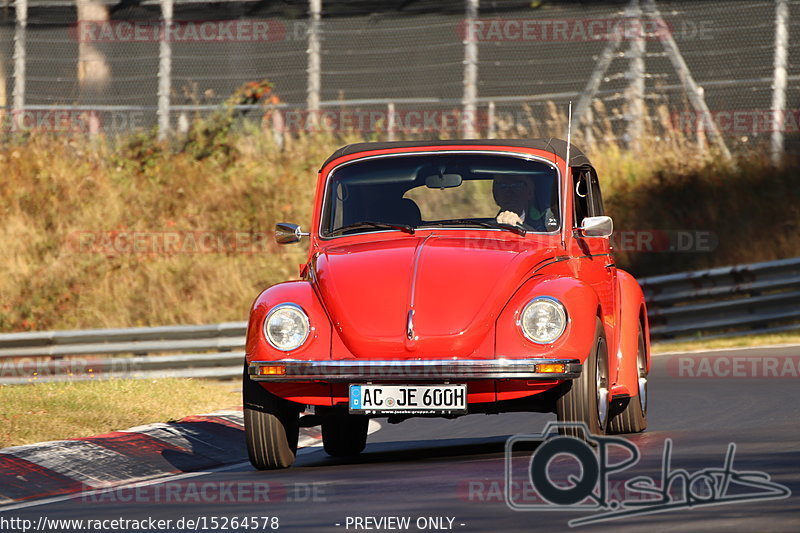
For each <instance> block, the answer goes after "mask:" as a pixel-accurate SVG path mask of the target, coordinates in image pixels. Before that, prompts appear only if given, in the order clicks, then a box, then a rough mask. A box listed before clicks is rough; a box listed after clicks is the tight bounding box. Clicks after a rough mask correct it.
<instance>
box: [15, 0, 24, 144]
mask: <svg viewBox="0 0 800 533" xmlns="http://www.w3.org/2000/svg"><path fill="white" fill-rule="evenodd" d="M14 7H15V11H16V13H17V22H16V24H15V26H14V107H13V110H12V115H13V116H12V123H11V124H12V129H13V130H15V131H16V130H19V129H22V127H23V126H24V124H25V117H24V113H25V63H26V61H25V48H26V41H27V30H28V0H17V1H16V2H15V6H14Z"/></svg>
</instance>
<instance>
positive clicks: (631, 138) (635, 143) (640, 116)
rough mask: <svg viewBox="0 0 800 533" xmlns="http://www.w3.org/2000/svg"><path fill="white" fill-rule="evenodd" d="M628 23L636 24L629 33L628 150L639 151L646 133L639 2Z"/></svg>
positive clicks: (629, 15)
mask: <svg viewBox="0 0 800 533" xmlns="http://www.w3.org/2000/svg"><path fill="white" fill-rule="evenodd" d="M627 15H628V21H629V22H633V21H634V20H635V24H634V25H633V27H631V28H630V30H629V31H631V32H634V33H633V35H629V36H628V37H629V38H630V39H631V42H630V46H629V47H628V60H629V69H628V80H629V84H628V91H627V93H628V94H627V106H628V112H627V117H626V118H627V123H628V127H627V131H626V132H625V133H626V136H627V139H626V141H627V142H626V144H627V145H628V148H631V149H633V150H639V148H640V146H641V143H640V141H641V138H642V134H643V133H644V116H645V105H644V53H645V41H644V35H643V28H642V9H641V7H640V6H639V1H638V0H634V2H633V4H632V6H631V10H630V11H629V12H628V13H627Z"/></svg>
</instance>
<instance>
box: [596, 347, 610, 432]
mask: <svg viewBox="0 0 800 533" xmlns="http://www.w3.org/2000/svg"><path fill="white" fill-rule="evenodd" d="M604 353H605V343H603V341H602V340H601V341H599V342H598V346H597V356H598V357H597V370H596V372H595V380H596V382H597V419H598V422H600V427H601V428H604V427H606V418H607V417H608V383H607V380H606V378H605V377H604V376H603V370H602V369H603V367H604V365H605V364H606V360H605V357H604V356H603V357H601V354H603V355H604Z"/></svg>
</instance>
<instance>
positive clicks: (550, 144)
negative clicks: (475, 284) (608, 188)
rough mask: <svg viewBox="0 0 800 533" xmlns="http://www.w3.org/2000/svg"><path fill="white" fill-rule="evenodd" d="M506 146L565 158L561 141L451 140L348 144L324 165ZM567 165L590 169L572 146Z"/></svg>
mask: <svg viewBox="0 0 800 533" xmlns="http://www.w3.org/2000/svg"><path fill="white" fill-rule="evenodd" d="M458 145H461V146H470V145H478V146H507V147H509V148H533V149H536V150H544V151H547V152H550V153H551V154H555V155H557V156H558V157H560V158H561V159H565V158H566V157H567V141H564V140H562V139H555V138H550V139H452V140H447V141H393V142H374V143H355V144H348V145H347V146H343V147H341V148H339V149H338V150H336V151H335V152H334V153H333V155H331V156H330V157H329V158H328V159H327V161H325V163H323V164H322V167H323V168H324V167H325V165H327V164H328V163H330V162H331V161H333V160H334V159H337V158H339V157H342V156H343V155H350V154H356V153H358V152H368V151H371V150H386V149H391V148H414V147H425V146H458ZM569 159H570V161H569V165H570V166H571V167H591V166H592V163H591V162H590V161H589V158H588V157H586V155H585V154H584V153H583V152H582V151H581V150H580V149H579V148H577V147H576V146H575V145H574V144H573V145H572V146H571V148H570V149H569Z"/></svg>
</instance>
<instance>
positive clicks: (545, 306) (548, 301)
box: [519, 297, 567, 344]
mask: <svg viewBox="0 0 800 533" xmlns="http://www.w3.org/2000/svg"><path fill="white" fill-rule="evenodd" d="M519 326H520V328H521V329H522V333H523V334H524V335H525V337H527V338H528V340H530V341H532V342H535V343H537V344H550V343H551V342H553V341H555V340H556V339H557V338H559V337H560V336H561V334H562V333H564V329H566V327H567V312H566V311H565V310H564V306H563V305H562V304H561V302H559V301H558V300H556V299H555V298H548V297H540V298H534V299H533V300H531V301H530V302H528V305H526V306H525V309H523V310H522V317H521V318H520V323H519Z"/></svg>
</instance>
